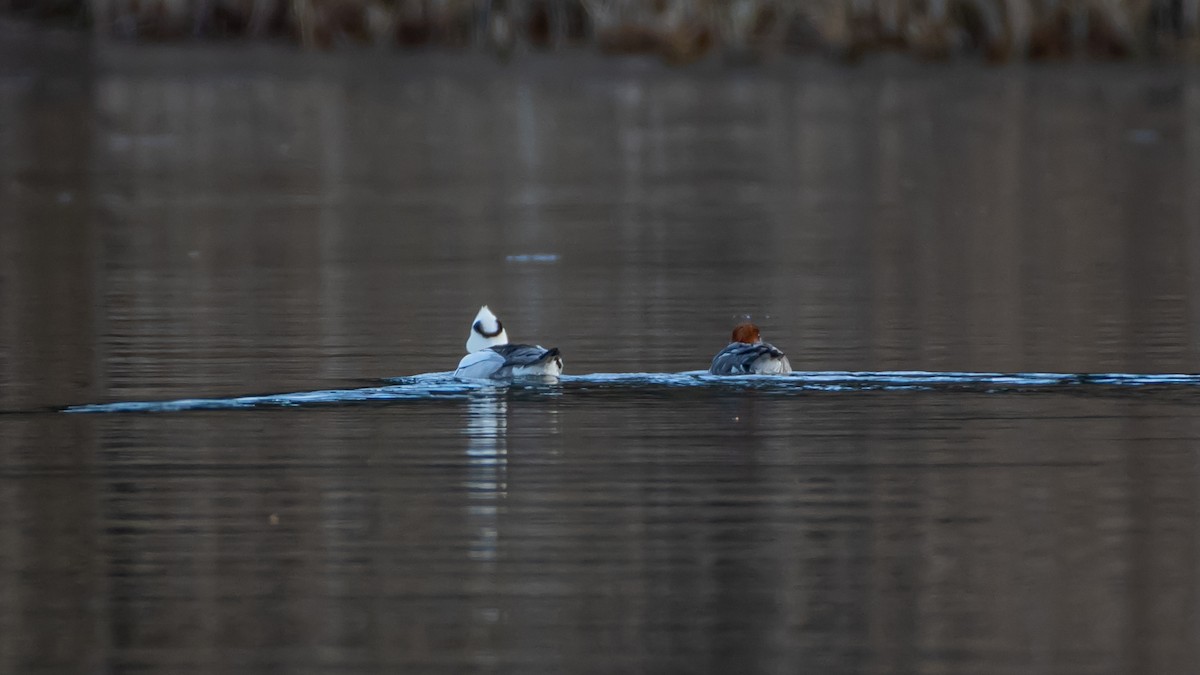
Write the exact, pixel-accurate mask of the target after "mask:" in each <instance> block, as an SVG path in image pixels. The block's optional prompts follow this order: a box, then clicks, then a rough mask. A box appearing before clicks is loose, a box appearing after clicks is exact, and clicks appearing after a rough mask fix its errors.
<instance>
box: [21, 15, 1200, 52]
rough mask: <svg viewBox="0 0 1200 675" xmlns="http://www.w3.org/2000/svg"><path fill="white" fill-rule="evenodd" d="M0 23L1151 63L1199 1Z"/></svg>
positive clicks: (158, 36)
mask: <svg viewBox="0 0 1200 675" xmlns="http://www.w3.org/2000/svg"><path fill="white" fill-rule="evenodd" d="M0 15H4V16H9V17H17V18H24V19H28V20H31V21H33V22H36V23H42V24H45V23H49V24H60V25H68V26H72V27H75V28H77V29H78V30H90V31H92V32H93V33H94V34H95V35H96V36H97V37H98V38H102V39H112V40H120V41H130V42H138V43H144V42H163V41H168V42H175V41H193V40H206V41H255V42H258V41H269V42H284V43H292V44H297V45H300V46H302V47H304V48H307V49H336V48H339V47H351V46H355V45H358V46H371V47H375V48H380V49H403V50H422V49H425V50H428V49H441V50H458V51H462V50H476V51H483V52H486V53H490V54H492V55H493V56H494V57H496V58H499V59H501V60H503V59H507V58H509V57H511V56H513V55H515V54H519V53H521V52H528V51H545V52H556V51H560V50H568V49H585V50H595V51H598V52H600V53H604V54H647V55H653V56H657V57H659V58H661V59H662V60H663V61H664V62H666V63H670V64H686V63H691V62H695V61H699V60H707V59H712V60H719V61H724V62H732V63H738V64H756V63H762V62H765V61H770V60H772V59H777V58H780V57H785V56H787V55H794V54H816V55H823V56H826V57H829V58H831V59H833V60H836V61H842V62H851V63H853V62H857V61H858V60H860V59H862V58H864V57H867V56H869V55H872V54H876V53H881V52H896V53H903V54H908V55H911V56H912V57H914V58H916V59H919V60H931V61H939V60H950V59H956V60H959V59H961V60H976V61H982V62H988V63H1004V62H1011V61H1024V60H1035V61H1042V60H1128V59H1134V60H1143V59H1145V60H1153V61H1167V62H1193V61H1196V60H1197V57H1198V56H1200V0H1107V1H1106V0H1075V1H1073V2H1072V1H1062V2H1058V1H1051V0H946V1H941V2H931V1H924V0H813V1H812V2H797V1H794V0H793V1H788V0H141V1H140V2H133V1H129V0H0Z"/></svg>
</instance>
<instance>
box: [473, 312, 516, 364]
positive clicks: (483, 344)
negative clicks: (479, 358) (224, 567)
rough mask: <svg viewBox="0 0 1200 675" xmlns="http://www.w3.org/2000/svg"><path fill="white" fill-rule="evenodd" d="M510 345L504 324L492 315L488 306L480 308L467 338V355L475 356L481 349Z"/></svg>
mask: <svg viewBox="0 0 1200 675" xmlns="http://www.w3.org/2000/svg"><path fill="white" fill-rule="evenodd" d="M506 344H508V332H507V331H505V330H504V324H502V323H500V319H498V318H496V315H495V314H492V310H490V309H488V307H487V305H484V306H483V307H480V308H479V313H478V314H476V315H475V321H473V322H472V323H471V334H470V336H468V337H467V353H468V354H474V353H475V352H477V351H479V350H481V349H487V348H488V347H495V346H496V345H506Z"/></svg>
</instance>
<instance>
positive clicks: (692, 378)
mask: <svg viewBox="0 0 1200 675" xmlns="http://www.w3.org/2000/svg"><path fill="white" fill-rule="evenodd" d="M386 381H387V382H388V384H386V385H384V386H377V387H362V388H357V389H324V390H318V391H302V392H295V393H286V394H265V395H257V396H238V397H234V398H186V399H177V400H173V401H126V402H115V403H92V404H86V405H75V406H68V407H66V408H63V409H62V411H63V412H70V413H134V412H180V411H187V410H234V409H240V408H281V407H299V406H328V405H349V404H355V403H372V402H393V401H409V400H419V401H437V400H463V399H472V398H477V397H479V396H492V395H496V394H497V393H499V392H509V391H513V390H517V391H526V392H530V393H532V394H534V395H539V396H562V395H567V394H572V393H579V394H586V393H587V392H589V391H595V390H599V389H603V390H607V391H611V390H614V389H620V390H629V391H630V392H632V393H636V392H638V391H643V390H650V389H660V388H664V387H666V388H685V387H686V388H709V389H729V390H736V389H755V390H763V391H770V392H776V393H782V394H786V393H789V392H796V393H800V392H810V391H873V390H895V391H903V390H925V391H930V390H969V391H980V392H989V393H1004V392H1017V391H1027V390H1038V389H1048V388H1054V389H1072V390H1082V389H1087V388H1101V387H1107V388H1113V387H1116V388H1123V389H1128V388H1140V387H1173V388H1177V387H1197V386H1200V375H1195V374H1166V373H1164V374H1147V373H976V372H931V371H922V370H896V371H807V372H796V373H793V374H792V375H791V376H788V377H779V376H772V375H745V376H740V377H723V376H716V375H710V374H708V373H707V372H706V371H701V370H697V371H688V372H683V373H593V374H590V375H564V376H562V377H561V378H560V380H559V382H557V383H555V382H541V381H517V382H512V383H498V382H484V381H477V380H461V379H458V378H455V377H454V376H453V374H451V373H448V372H444V373H427V374H423V375H414V376H410V377H400V378H393V379H390V380H386Z"/></svg>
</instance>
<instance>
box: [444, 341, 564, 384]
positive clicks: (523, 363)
mask: <svg viewBox="0 0 1200 675" xmlns="http://www.w3.org/2000/svg"><path fill="white" fill-rule="evenodd" d="M562 367H563V366H562V357H561V356H560V355H559V352H558V348H557V347H553V348H550V349H546V348H544V347H542V346H541V345H512V344H509V345H496V346H494V347H488V348H487V349H481V350H479V351H477V352H473V353H471V354H467V355H466V356H464V357H463V359H462V361H459V363H458V369H457V370H455V371H454V374H455V375H456V376H458V377H469V378H475V379H484V378H506V377H519V376H522V375H549V376H558V375H560V374H561V373H562Z"/></svg>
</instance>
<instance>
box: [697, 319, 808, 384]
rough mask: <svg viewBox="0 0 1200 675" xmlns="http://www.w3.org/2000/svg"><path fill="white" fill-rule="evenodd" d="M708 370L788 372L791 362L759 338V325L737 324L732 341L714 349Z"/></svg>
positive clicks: (732, 372)
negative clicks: (714, 352) (715, 351)
mask: <svg viewBox="0 0 1200 675" xmlns="http://www.w3.org/2000/svg"><path fill="white" fill-rule="evenodd" d="M708 372H710V373H712V374H713V375H789V374H791V372H792V364H791V363H789V362H788V358H787V356H785V355H784V353H783V352H781V351H780V350H778V349H776V348H775V345H772V344H768V343H766V342H763V341H762V336H761V335H759V332H758V326H755V325H754V324H752V323H743V324H739V325H738V327H737V328H734V329H733V342H730V343H729V344H728V345H727V346H726V347H725V348H724V349H722V350H721V351H719V352H717V355H716V356H715V357H713V360H712V365H711V366H709V368H708Z"/></svg>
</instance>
